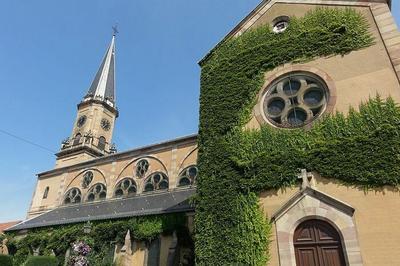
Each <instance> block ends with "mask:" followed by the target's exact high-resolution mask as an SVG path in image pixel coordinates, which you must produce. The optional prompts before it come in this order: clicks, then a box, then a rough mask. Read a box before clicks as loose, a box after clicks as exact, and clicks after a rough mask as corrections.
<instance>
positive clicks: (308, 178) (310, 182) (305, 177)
mask: <svg viewBox="0 0 400 266" xmlns="http://www.w3.org/2000/svg"><path fill="white" fill-rule="evenodd" d="M297 178H298V179H302V181H303V183H302V184H301V188H302V189H305V188H307V187H312V188H314V187H315V180H314V175H313V174H312V173H310V172H307V170H306V169H300V174H299V175H298V176H297Z"/></svg>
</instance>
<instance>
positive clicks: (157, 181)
mask: <svg viewBox="0 0 400 266" xmlns="http://www.w3.org/2000/svg"><path fill="white" fill-rule="evenodd" d="M168 187H169V183H168V177H167V175H166V174H164V173H161V172H156V173H154V174H152V175H150V176H149V178H147V181H146V182H145V185H144V192H149V191H154V190H163V189H168Z"/></svg>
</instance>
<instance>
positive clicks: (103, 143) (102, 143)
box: [97, 136, 106, 151]
mask: <svg viewBox="0 0 400 266" xmlns="http://www.w3.org/2000/svg"><path fill="white" fill-rule="evenodd" d="M97 147H98V148H99V149H100V150H102V151H103V150H104V149H105V148H106V138H105V137H103V136H101V137H100V138H99V144H98V145H97Z"/></svg>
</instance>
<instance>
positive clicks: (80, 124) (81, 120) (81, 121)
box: [76, 115, 86, 127]
mask: <svg viewBox="0 0 400 266" xmlns="http://www.w3.org/2000/svg"><path fill="white" fill-rule="evenodd" d="M85 122H86V115H81V116H80V117H79V118H78V122H77V123H76V124H77V126H78V127H81V126H83V125H84V124H85Z"/></svg>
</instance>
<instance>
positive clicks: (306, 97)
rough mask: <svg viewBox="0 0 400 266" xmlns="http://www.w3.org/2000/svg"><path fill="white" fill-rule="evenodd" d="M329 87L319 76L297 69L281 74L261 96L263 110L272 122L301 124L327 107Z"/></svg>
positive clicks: (283, 124) (314, 117)
mask: <svg viewBox="0 0 400 266" xmlns="http://www.w3.org/2000/svg"><path fill="white" fill-rule="evenodd" d="M328 99H329V90H328V87H327V85H326V84H325V82H324V81H323V80H322V79H321V78H319V77H318V76H316V75H314V74H311V73H305V72H295V73H293V72H292V73H288V74H285V75H283V76H281V77H280V78H279V79H278V80H277V81H275V82H273V83H272V85H270V86H269V87H268V88H267V90H266V93H265V94H264V96H263V98H262V109H263V110H262V111H263V113H264V115H265V117H266V118H267V119H268V121H269V122H270V123H272V124H273V125H275V126H278V127H283V128H296V127H302V126H304V125H306V124H308V123H310V122H311V121H313V120H314V119H316V118H317V117H319V116H320V115H321V114H322V113H323V112H324V111H325V109H326V106H327V102H328Z"/></svg>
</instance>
